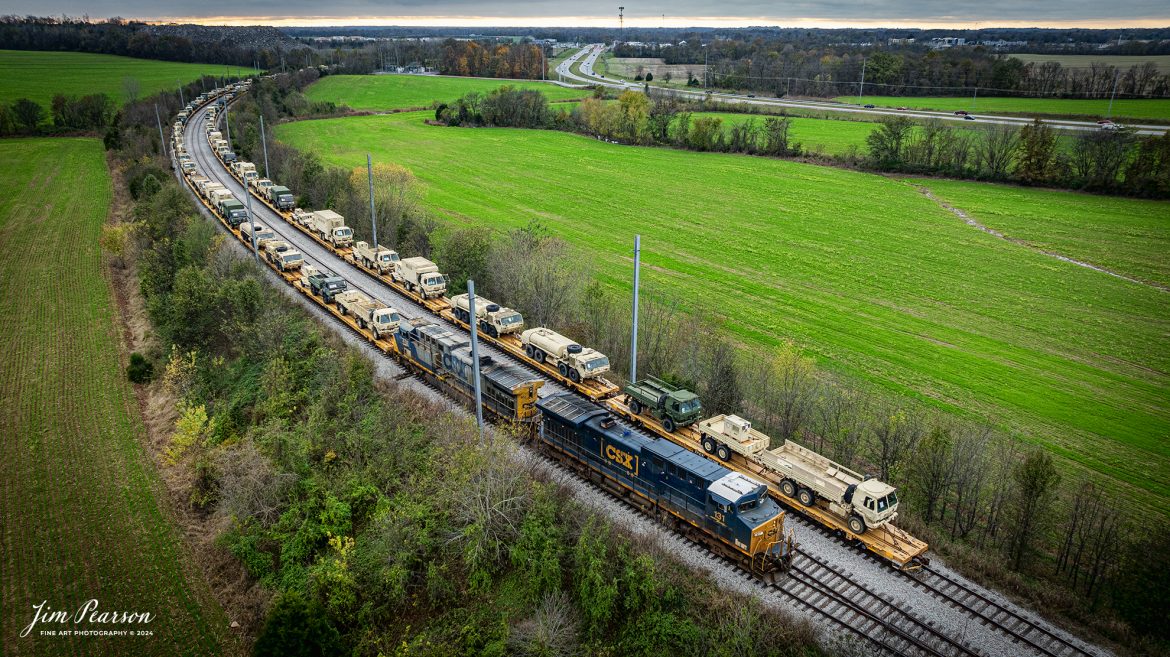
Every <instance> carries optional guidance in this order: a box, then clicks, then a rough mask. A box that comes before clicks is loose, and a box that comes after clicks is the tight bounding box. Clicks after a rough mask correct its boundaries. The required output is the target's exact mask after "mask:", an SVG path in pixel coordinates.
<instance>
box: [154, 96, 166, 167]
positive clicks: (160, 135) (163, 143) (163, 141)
mask: <svg viewBox="0 0 1170 657" xmlns="http://www.w3.org/2000/svg"><path fill="white" fill-rule="evenodd" d="M154 120H155V122H156V123H158V145H159V147H160V148H162V154H163V155H166V154H167V139H166V137H163V131H162V119H160V118H159V117H158V103H155V105H154Z"/></svg>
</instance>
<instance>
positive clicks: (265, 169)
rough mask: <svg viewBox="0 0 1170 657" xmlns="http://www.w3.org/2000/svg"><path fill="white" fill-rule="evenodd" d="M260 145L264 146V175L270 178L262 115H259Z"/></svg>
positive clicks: (266, 141) (266, 140)
mask: <svg viewBox="0 0 1170 657" xmlns="http://www.w3.org/2000/svg"><path fill="white" fill-rule="evenodd" d="M260 145H261V146H263V147H264V177H265V178H271V176H269V175H268V139H267V138H266V137H265V136H264V115H263V114H261V115H260Z"/></svg>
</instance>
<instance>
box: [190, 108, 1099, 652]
mask: <svg viewBox="0 0 1170 657" xmlns="http://www.w3.org/2000/svg"><path fill="white" fill-rule="evenodd" d="M205 112H206V108H202V109H200V110H198V111H196V112H195V114H194V115H192V117H191V119H190V121H189V122H188V132H189V134H187V136H186V139H185V142H186V143H187V145H188V150H189V152H190V153H191V156H192V158H193V159H194V160H195V162H196V165H197V167H198V168H199V169H200V172H201V173H203V175H206V176H208V177H209V178H211V179H213V180H215V181H217V182H220V183H222V184H224V185H225V186H226V187H227V188H228V189H229V190H230V191H232V193H233V194H236V195H240V194H244V195H246V194H248V190H247V189H246V188H245V187H244V186H243V185H242V184H240V183H239V182H238V181H237V180H236V179H235V178H234V177H233V176H232V175H231V174H230V173H228V172H227V171H226V170H225V169H224V168H223V166H222V165H221V163H220V162H219V160H218V158H216V157H215V155H214V154H212V153H211V152H210V148H209V147H208V145H207V144H206V143H205V142H206V140H204V139H203V138H202V134H200V133H201V130H200V129H199V126H201V125H202V123H203V115H204V114H205ZM240 198H243V197H240ZM252 211H253V214H254V215H255V216H256V219H257V221H258V222H260V221H262V222H263V223H264V224H265V225H266V226H267V227H268V228H270V229H271V230H272V231H273V232H274V233H276V234H277V235H279V236H280V238H281V239H283V240H285V241H287V242H289V243H290V244H293V245H294V246H295V247H296V248H297V249H298V250H299V251H301V253H302V254H303V255H304V257H305V259H306V262H310V263H313V264H315V266H318V268H319V269H322V270H328V271H332V272H335V273H338V274H340V275H343V276H344V277H345V278H346V280H347V281H349V283H350V285H351V286H352V287H353V288H355V289H358V290H361V291H362V292H364V293H366V294H368V295H370V296H373V297H375V298H379V299H383V300H385V301H388V302H389V303H391V305H393V306H394V307H395V308H396V309H397V310H398V311H399V313H400V314H401V315H402V316H403V317H406V318H408V319H410V318H414V317H420V316H425V317H426V318H427V319H429V320H431V321H434V322H436V323H439V324H442V325H444V326H446V327H448V328H449V329H452V330H455V331H458V332H461V333H466V332H467V330H466V329H465V328H464V327H462V326H460V325H458V324H456V323H454V322H451V321H449V320H447V319H445V318H442V317H440V316H438V315H436V314H435V313H434V312H432V311H431V309H429V308H426V307H425V306H423V305H422V304H420V303H419V302H418V301H416V300H415V299H412V298H410V297H408V296H406V295H403V294H401V293H399V292H398V291H397V290H395V289H394V288H392V287H390V286H389V285H387V284H386V283H385V282H383V281H381V280H379V279H377V278H375V277H373V276H372V275H370V274H369V273H368V272H366V271H364V270H363V269H362V268H360V267H356V266H354V265H352V264H350V263H347V262H346V261H345V260H344V259H342V258H341V257H340V256H338V255H337V254H335V253H333V252H331V251H329V250H328V249H326V248H324V247H322V246H321V245H319V244H316V243H315V242H313V241H312V240H309V239H308V238H307V237H306V236H305V235H304V234H303V233H302V232H301V231H299V230H297V229H296V228H294V227H292V226H291V225H289V224H287V223H286V222H285V220H284V218H283V217H281V216H279V215H278V214H277V213H275V212H274V211H272V210H271V209H270V208H268V207H267V206H265V205H263V204H261V203H260V202H259V201H256V200H255V199H253V201H252ZM216 223H219V222H218V221H217V222H216ZM347 328H351V329H352V327H348V325H347ZM480 349H481V351H483V352H484V353H486V354H488V355H491V356H492V357H493V358H495V359H497V360H500V361H504V362H508V363H511V364H513V365H517V366H520V367H523V368H525V369H527V370H530V371H535V372H536V374H538V375H541V376H543V373H542V372H539V371H536V370H534V368H532V367H531V366H530V365H529V364H528V363H526V362H524V361H522V360H520V359H517V358H514V357H513V356H512V355H511V354H508V353H506V352H504V351H502V350H500V349H497V348H495V347H493V346H492V345H490V343H484V342H481V344H480ZM387 357H389V356H387ZM391 360H393V359H392V358H391ZM396 378H403V379H404V378H418V379H419V380H420V381H421V382H422V383H423V385H425V386H427V387H428V388H431V389H433V390H437V391H439V392H442V391H441V390H439V388H437V387H435V386H433V385H431V384H429V383H428V382H427V381H426V380H425V377H414V376H413V375H411V374H410V373H409V372H404V373H403V374H402V375H401V376H399V377H396ZM544 378H545V379H546V383H545V385H544V386H543V388H542V391H541V394H542V396H545V395H547V394H555V393H558V392H563V391H567V390H568V388H567V387H565V386H563V385H561V384H559V383H558V382H556V381H554V380H551V379H548V378H547V377H544ZM456 401H457V403H458V400H456ZM542 458H543V459H544V460H545V461H546V462H548V463H549V464H551V465H552V466H553V467H554V468H557V469H559V470H562V471H564V472H568V473H571V474H573V475H574V476H575V477H576V478H577V479H578V480H580V481H582V482H584V483H586V484H587V485H589V486H591V487H592V488H594V489H595V490H599V491H601V492H604V493H605V494H607V495H608V496H609V497H611V498H612V499H615V500H617V501H618V502H619V503H621V504H623V505H625V506H628V507H631V508H634V507H635V505H633V504H631V503H630V502H629V501H628V500H623V499H622V498H621V497H619V496H617V495H614V494H613V493H612V492H610V491H608V490H605V489H604V488H602V487H600V486H598V485H596V484H594V483H593V482H591V481H589V480H588V479H586V478H584V477H582V476H579V475H578V474H577V473H575V472H573V470H572V469H571V468H569V467H567V466H565V464H563V463H561V462H560V461H558V460H556V459H555V458H552V457H549V456H547V455H544V454H542ZM787 519H788V520H789V521H794V520H796V519H795V518H794V516H793V514H792V513H791V512H789V513H788V514H787ZM796 522H797V523H798V524H799V525H800V526H802V527H804V528H816V529H818V530H820V531H823V532H825V533H829V532H827V530H825V529H824V528H822V527H820V526H819V525H817V524H815V523H812V522H806V521H803V520H796ZM679 536H680V538H681V539H682V540H684V541H686V542H688V543H689V544H691V545H694V546H696V547H697V548H699V549H701V550H702V551H704V552H706V553H707V554H709V555H710V556H711V558H712V559H713V560H717V561H718V562H719V563H721V564H722V565H723V566H724V567H728V568H730V569H731V570H734V571H736V572H738V573H740V574H741V575H743V576H744V577H748V578H751V579H752V580H753V581H754V582H755V584H756V585H758V586H759V587H761V588H765V589H773V590H775V591H776V592H778V593H779V594H781V595H782V596H784V597H785V598H788V599H790V600H792V601H793V602H795V603H796V604H798V605H799V606H801V607H803V608H805V609H807V610H808V611H809V612H810V613H811V614H813V615H816V616H819V617H822V618H823V619H825V620H826V621H827V622H828V623H830V624H832V625H834V626H837V627H839V628H841V629H842V630H844V631H846V632H847V633H849V634H852V635H854V636H856V637H858V638H860V639H862V640H864V641H866V642H870V643H872V644H873V646H874V647H875V648H877V649H879V650H880V651H883V652H886V653H889V654H896V655H914V656H919V655H925V656H931V657H959V656H971V657H981V653H979V652H977V651H976V650H975V649H974V648H973V647H971V646H969V645H966V644H965V643H963V642H961V641H960V640H958V639H956V638H954V637H952V636H948V635H947V634H946V633H944V632H943V631H942V630H940V629H938V628H936V627H934V626H933V625H932V624H931V623H929V622H927V621H924V620H923V619H921V618H920V617H918V616H916V615H915V614H913V613H912V612H911V611H910V610H909V609H905V608H903V607H902V606H900V605H897V604H895V603H893V602H890V601H888V600H887V599H885V598H883V596H881V595H880V594H878V593H876V592H874V591H873V590H872V589H870V588H867V587H866V586H865V585H864V584H862V583H860V582H857V581H856V579H855V578H853V577H852V576H851V575H849V574H848V573H845V572H844V571H842V570H840V569H839V568H837V567H835V566H832V565H831V564H828V563H827V562H825V561H823V560H821V559H819V558H817V557H814V556H813V555H810V554H808V553H806V552H803V551H798V553H797V555H796V556H795V558H794V562H793V566H792V569H791V570H790V571H789V573H788V575H787V576H785V577H783V578H781V579H780V581H778V582H775V583H771V584H769V583H767V582H763V581H760V580H759V579H757V578H755V577H754V576H752V575H751V574H750V573H748V572H747V571H745V570H743V569H742V568H740V567H739V566H737V565H735V564H732V563H729V562H728V561H727V560H725V559H723V558H722V557H721V556H719V555H718V554H717V553H715V552H713V551H712V550H710V549H709V548H708V547H706V546H704V545H703V544H702V543H701V542H699V541H696V540H694V539H693V538H691V537H688V536H686V535H685V534H679ZM903 576H906V577H909V578H911V580H912V581H913V583H914V585H915V586H917V587H920V588H922V589H924V590H925V591H927V592H928V593H929V594H930V595H931V596H933V597H936V598H939V599H940V600H942V601H944V602H945V603H946V604H948V605H951V606H953V607H956V608H957V609H959V610H961V611H962V612H963V613H964V614H966V615H969V616H971V617H972V618H974V619H975V620H977V621H979V622H981V623H983V624H985V625H990V626H993V627H994V628H995V629H996V630H997V631H999V632H1002V633H1003V634H1005V635H1007V636H1009V637H1011V638H1012V640H1014V641H1016V642H1017V643H1020V644H1023V646H1026V647H1027V648H1029V649H1031V650H1032V651H1035V653H1036V654H1038V655H1042V656H1045V657H1079V656H1082V655H1084V656H1092V657H1097V653H1094V652H1087V651H1085V650H1083V649H1081V648H1080V647H1078V646H1076V645H1075V644H1073V643H1071V642H1069V641H1067V640H1065V639H1064V638H1062V637H1060V636H1059V635H1057V634H1056V633H1054V632H1052V631H1050V630H1048V629H1046V628H1044V627H1042V626H1041V625H1039V624H1037V623H1035V622H1033V621H1031V620H1028V619H1027V618H1024V617H1023V616H1021V615H1020V614H1018V613H1016V612H1015V611H1013V610H1012V609H1010V608H1008V607H1007V606H1004V605H1002V604H1000V603H998V602H996V601H994V600H992V599H991V598H989V597H988V596H986V595H984V594H983V593H981V592H979V591H977V590H975V589H972V588H971V587H969V586H967V585H965V584H963V583H962V582H958V581H956V580H954V579H952V578H950V577H948V576H947V575H945V574H943V573H941V572H940V571H938V570H936V569H931V568H929V567H927V568H925V569H923V571H922V572H921V573H920V574H918V575H914V574H910V573H903Z"/></svg>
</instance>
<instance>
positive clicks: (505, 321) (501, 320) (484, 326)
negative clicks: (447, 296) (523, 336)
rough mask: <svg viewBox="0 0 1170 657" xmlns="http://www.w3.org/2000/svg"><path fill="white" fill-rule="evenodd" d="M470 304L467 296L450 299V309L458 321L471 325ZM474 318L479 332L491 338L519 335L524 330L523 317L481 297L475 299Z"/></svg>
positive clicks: (458, 295) (460, 295)
mask: <svg viewBox="0 0 1170 657" xmlns="http://www.w3.org/2000/svg"><path fill="white" fill-rule="evenodd" d="M470 305H471V304H470V302H469V300H468V295H466V294H457V295H455V296H453V297H451V307H452V309H453V312H454V313H455V317H457V318H458V319H459V320H460V321H462V322H466V323H467V324H471V312H470V311H469V309H468V308H469V306H470ZM475 316H476V318H477V319H478V320H479V321H478V322H477V323H478V324H479V330H481V331H483V332H484V333H487V334H488V335H490V336H492V337H493V338H498V337H500V336H501V335H507V334H508V333H519V332H520V331H521V330H522V329H523V328H524V317H523V316H521V315H520V313H518V312H516V311H515V310H512V309H511V308H503V307H501V306H500V305H499V304H497V303H492V302H491V301H488V300H487V299H485V298H483V297H476V298H475Z"/></svg>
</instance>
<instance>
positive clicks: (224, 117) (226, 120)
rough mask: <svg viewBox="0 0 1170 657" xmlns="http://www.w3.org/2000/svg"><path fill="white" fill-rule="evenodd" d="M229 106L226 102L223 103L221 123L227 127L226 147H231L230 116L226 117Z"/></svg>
mask: <svg viewBox="0 0 1170 657" xmlns="http://www.w3.org/2000/svg"><path fill="white" fill-rule="evenodd" d="M229 107H230V105H229V104H228V103H224V105H223V125H224V127H225V128H226V129H227V143H228V149H231V147H232V120H231V118H229V117H228V108H229Z"/></svg>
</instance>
